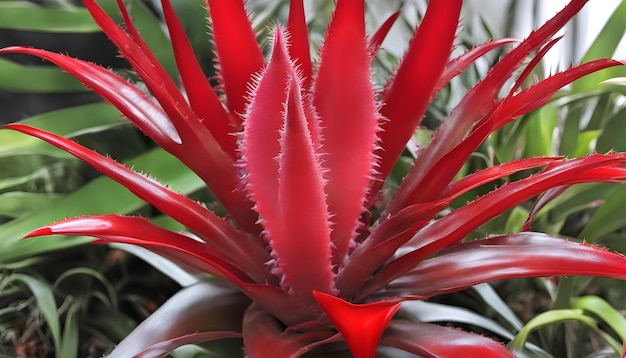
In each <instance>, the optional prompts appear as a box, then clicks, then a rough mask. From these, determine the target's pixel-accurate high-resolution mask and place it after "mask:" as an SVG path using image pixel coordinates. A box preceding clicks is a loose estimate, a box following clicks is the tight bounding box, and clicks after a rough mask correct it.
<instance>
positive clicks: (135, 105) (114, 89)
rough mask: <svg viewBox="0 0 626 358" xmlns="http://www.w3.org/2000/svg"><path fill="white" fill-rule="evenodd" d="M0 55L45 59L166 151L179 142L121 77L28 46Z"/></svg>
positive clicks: (160, 114) (149, 103)
mask: <svg viewBox="0 0 626 358" xmlns="http://www.w3.org/2000/svg"><path fill="white" fill-rule="evenodd" d="M0 53H23V54H27V55H32V56H37V57H40V58H42V59H45V60H48V61H50V62H52V63H54V64H55V65H57V66H59V67H61V68H62V69H63V70H64V71H66V72H67V73H69V74H70V75H72V76H74V77H76V78H77V79H78V80H80V81H81V82H82V83H83V84H84V85H85V86H87V87H88V88H90V89H92V90H93V91H95V92H97V93H98V94H99V95H100V96H102V97H103V98H104V99H106V100H107V101H108V102H110V103H111V104H112V105H114V106H115V107H116V108H117V109H118V110H119V111H120V112H121V113H122V114H123V115H124V116H126V117H127V118H128V119H129V120H130V121H131V122H132V123H133V124H134V125H135V126H137V127H138V128H139V129H141V130H142V131H143V132H145V133H146V134H147V135H148V136H149V137H150V138H152V139H154V141H155V142H157V143H158V144H159V146H161V147H162V148H164V149H165V150H167V151H168V152H175V151H176V147H177V146H178V145H180V144H181V143H182V139H181V136H180V134H179V132H178V130H177V126H176V123H175V122H172V120H171V119H170V118H168V117H167V115H166V114H165V112H163V109H161V108H160V107H159V106H158V105H156V104H155V103H154V102H153V101H152V100H151V99H150V98H148V96H146V95H145V94H144V93H143V92H141V91H140V90H139V89H137V88H136V87H135V86H133V85H132V84H130V83H128V81H126V80H125V79H124V78H123V77H121V76H119V75H117V74H115V73H113V72H111V71H109V70H107V69H105V68H103V67H100V66H98V65H95V64H93V63H89V62H86V61H82V60H78V59H75V58H71V57H68V56H65V55H61V54H58V53H54V52H49V51H45V50H39V49H34V48H30V47H6V48H3V49H1V50H0Z"/></svg>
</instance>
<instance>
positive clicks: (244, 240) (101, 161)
mask: <svg viewBox="0 0 626 358" xmlns="http://www.w3.org/2000/svg"><path fill="white" fill-rule="evenodd" d="M6 128H9V129H13V130H17V131H20V132H22V133H26V134H28V135H32V136H34V137H37V138H40V139H42V140H44V141H46V142H48V143H50V144H52V145H54V146H56V147H58V148H60V149H63V150H65V151H66V152H68V153H70V154H72V155H74V156H76V157H77V158H79V159H81V160H82V161H84V162H85V163H87V164H89V165H90V166H92V167H94V168H95V169H97V170H98V171H100V172H102V173H103V174H104V175H106V176H108V177H109V178H111V179H113V180H115V181H116V182H118V183H120V184H122V185H123V186H124V187H125V188H126V189H128V190H129V191H130V192H132V193H133V194H135V195H137V197H139V198H140V199H142V200H144V201H146V202H148V203H150V204H152V205H154V206H155V207H156V208H157V209H159V210H160V211H161V212H163V213H164V214H166V215H169V216H170V217H172V218H173V219H174V220H176V221H178V222H180V223H181V224H183V225H185V226H186V227H188V228H189V229H190V230H192V231H194V232H195V233H196V234H198V235H200V236H201V237H202V238H203V239H204V240H207V241H209V240H210V241H213V242H215V244H216V245H220V246H223V247H224V250H232V254H233V255H234V256H237V255H239V257H240V258H241V259H242V260H250V263H251V264H256V265H260V266H261V267H262V266H263V263H264V262H265V261H267V260H268V259H269V258H268V256H267V253H266V252H265V248H264V247H263V246H260V245H259V243H258V242H256V241H252V240H250V239H249V238H248V237H247V236H245V235H244V234H242V233H241V232H239V231H237V230H236V229H234V228H233V227H232V226H231V225H229V224H227V223H226V222H225V221H224V220H223V219H222V218H220V217H218V216H217V215H215V214H214V213H212V212H211V211H209V210H207V209H206V208H205V207H203V206H202V205H200V204H198V203H197V202H195V201H193V200H191V199H189V198H187V197H186V196H184V195H181V194H178V193H175V192H173V191H171V190H170V189H168V188H166V187H165V186H163V185H161V184H159V183H158V182H157V181H155V180H153V179H150V178H148V177H146V176H143V175H141V174H138V173H136V172H134V171H132V170H131V169H128V168H126V167H125V166H124V165H122V164H119V163H117V162H115V161H114V160H112V159H110V158H106V157H104V156H102V155H100V154H98V153H96V152H94V151H92V150H89V149H87V148H85V147H82V146H80V145H78V144H77V143H75V142H73V141H71V140H69V139H66V138H63V137H61V136H58V135H55V134H52V133H48V132H46V131H43V130H39V129H37V128H33V127H28V126H25V125H21V124H8V125H7V126H6ZM261 270H262V271H264V270H263V269H261Z"/></svg>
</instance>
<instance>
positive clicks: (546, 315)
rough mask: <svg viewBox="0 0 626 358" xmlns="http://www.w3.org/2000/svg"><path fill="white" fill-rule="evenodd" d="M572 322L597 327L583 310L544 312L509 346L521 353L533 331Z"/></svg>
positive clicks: (523, 329)
mask: <svg viewBox="0 0 626 358" xmlns="http://www.w3.org/2000/svg"><path fill="white" fill-rule="evenodd" d="M572 320H574V321H578V322H581V323H584V324H586V325H588V326H591V327H594V328H595V327H596V322H595V321H594V320H593V318H591V317H589V316H586V315H585V314H584V311H583V310H582V309H562V310H551V311H547V312H543V313H541V314H539V315H537V316H535V317H533V318H532V319H531V320H530V321H528V323H526V325H525V326H524V328H522V330H521V331H519V333H518V334H517V335H516V336H515V338H513V340H512V341H511V342H510V343H509V344H508V347H509V349H511V350H512V351H513V352H516V351H520V350H522V349H523V348H524V345H525V344H526V341H527V340H528V336H529V335H530V333H531V332H532V331H534V330H537V329H539V328H542V327H545V326H549V325H552V324H555V323H561V322H564V321H572Z"/></svg>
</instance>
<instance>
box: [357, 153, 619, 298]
mask: <svg viewBox="0 0 626 358" xmlns="http://www.w3.org/2000/svg"><path fill="white" fill-rule="evenodd" d="M624 161H626V155H624V154H613V155H610V154H609V155H594V156H589V157H584V158H577V159H572V160H569V161H565V162H561V163H558V164H553V165H551V166H550V167H548V168H546V170H544V171H543V172H542V173H540V174H536V175H533V176H531V177H528V178H525V179H522V180H519V181H516V182H513V183H508V184H506V185H504V186H502V187H500V188H498V189H496V190H493V191H492V192H490V193H489V194H487V195H485V196H483V197H481V198H478V199H476V200H475V201H473V202H471V203H469V204H467V205H465V206H463V207H461V208H459V209H457V210H455V211H453V212H452V213H450V214H448V215H446V216H444V217H443V218H441V219H439V220H437V221H435V222H433V223H432V224H430V225H428V226H427V227H425V228H424V229H423V230H421V231H419V232H418V233H416V234H415V236H414V237H413V238H412V239H411V240H410V241H409V242H407V243H406V244H405V245H404V246H403V247H402V248H400V249H399V250H398V251H397V253H396V257H397V258H396V259H395V260H393V261H391V262H389V263H388V264H387V265H386V266H385V267H384V268H382V269H381V270H380V272H378V274H377V275H376V276H375V277H374V278H373V279H372V280H371V281H370V282H368V283H366V284H365V288H364V289H363V291H362V292H361V294H360V296H359V297H363V296H367V295H368V294H371V293H374V292H376V291H378V290H379V289H381V288H382V287H384V286H385V285H386V284H387V283H389V282H391V281H392V280H394V279H396V278H398V277H400V276H401V275H403V274H404V273H406V272H408V271H409V270H410V269H411V268H413V267H415V265H417V264H419V263H420V262H421V261H422V260H424V259H426V258H427V257H429V256H431V255H433V254H435V253H436V252H437V251H439V250H441V249H443V248H445V247H447V246H450V245H454V244H457V243H459V242H460V241H461V240H462V239H463V238H464V237H465V236H466V235H467V234H469V233H470V232H471V231H472V230H474V229H475V228H476V227H477V226H479V225H481V224H482V223H484V222H486V221H488V220H490V219H491V218H493V217H495V216H497V215H499V214H501V213H503V212H504V211H506V210H508V209H509V208H512V207H514V206H516V205H518V204H520V203H522V202H524V201H526V200H528V199H530V198H532V197H534V196H536V195H539V194H540V193H542V192H544V191H546V190H548V189H551V188H553V187H557V186H560V185H563V184H568V183H570V182H572V181H573V180H575V181H578V179H579V178H578V176H579V175H582V178H585V174H584V173H585V172H586V171H589V170H595V169H596V168H601V167H612V166H614V165H615V164H618V163H623V162H624ZM613 174H615V173H614V172H613V171H611V173H610V175H613ZM611 179H615V178H613V177H611ZM593 180H596V178H595V176H594V178H593Z"/></svg>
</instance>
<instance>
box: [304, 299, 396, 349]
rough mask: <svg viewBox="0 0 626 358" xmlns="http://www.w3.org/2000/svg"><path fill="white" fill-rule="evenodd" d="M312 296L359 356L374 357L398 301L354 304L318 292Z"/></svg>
mask: <svg viewBox="0 0 626 358" xmlns="http://www.w3.org/2000/svg"><path fill="white" fill-rule="evenodd" d="M313 295H314V296H315V299H316V300H317V302H318V303H319V305H320V307H321V308H322V310H324V312H326V314H327V315H328V318H330V320H331V321H332V322H333V324H334V325H335V328H337V330H338V331H339V332H340V333H341V334H342V335H343V337H344V339H345V341H346V343H347V344H348V347H349V348H350V352H351V353H352V355H353V356H354V357H358V358H370V357H371V358H373V357H374V356H375V353H376V347H377V346H378V341H379V340H380V337H381V336H382V334H383V332H384V331H385V329H386V328H387V326H388V325H389V323H390V322H391V318H393V315H394V314H395V313H396V312H397V311H398V309H399V308H400V304H401V301H400V300H389V301H379V302H372V303H364V304H358V305H357V304H352V303H349V302H346V301H344V300H342V299H341V298H338V297H335V296H332V295H329V294H326V293H322V292H318V291H313Z"/></svg>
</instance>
